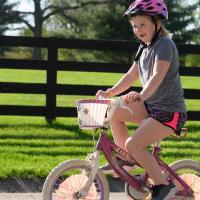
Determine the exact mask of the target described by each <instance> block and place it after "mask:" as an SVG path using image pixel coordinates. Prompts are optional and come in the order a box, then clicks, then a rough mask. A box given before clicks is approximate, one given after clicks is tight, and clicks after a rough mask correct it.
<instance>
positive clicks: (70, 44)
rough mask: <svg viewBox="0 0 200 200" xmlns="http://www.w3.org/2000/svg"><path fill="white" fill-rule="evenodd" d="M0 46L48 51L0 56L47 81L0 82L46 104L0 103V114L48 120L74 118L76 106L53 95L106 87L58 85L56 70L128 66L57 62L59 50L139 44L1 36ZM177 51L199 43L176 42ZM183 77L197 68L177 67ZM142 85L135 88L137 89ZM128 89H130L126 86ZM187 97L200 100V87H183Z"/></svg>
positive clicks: (192, 116)
mask: <svg viewBox="0 0 200 200" xmlns="http://www.w3.org/2000/svg"><path fill="white" fill-rule="evenodd" d="M0 46H11V47H13V46H14V47H19V46H20V47H22V46H24V47H39V48H46V49H47V51H48V57H47V60H27V59H23V60H22V59H6V58H1V59H0V68H1V69H3V68H7V69H30V70H45V71H46V74H47V77H46V80H47V81H46V83H13V82H0V93H22V94H45V95H46V104H45V106H17V105H0V115H22V116H23V115H24V116H45V117H46V119H47V121H49V122H51V121H52V120H54V119H55V118H56V117H74V116H76V108H74V107H67V108H64V107H56V95H60V94H62V95H94V94H95V92H96V91H97V90H98V89H106V88H108V87H109V86H106V85H102V86H93V85H70V84H57V71H85V72H113V73H124V72H125V71H126V70H128V68H129V67H130V65H129V64H127V63H126V64H124V63H102V62H80V61H58V49H60V48H65V49H87V50H111V51H119V50H120V51H129V52H130V51H131V52H135V51H136V50H137V47H138V44H136V43H133V42H130V41H107V40H80V39H57V38H30V37H13V36H0ZM177 47H178V49H179V53H180V54H200V45H186V44H178V45H177ZM180 74H181V75H182V76H194V77H199V76H200V68H199V67H184V66H181V67H180ZM140 89H141V88H139V87H134V90H137V91H139V90H140ZM129 90H131V88H130V89H129ZM184 95H185V98H186V99H200V89H192V88H191V89H184ZM188 118H189V120H200V111H192V110H189V111H188Z"/></svg>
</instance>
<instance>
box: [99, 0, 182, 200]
mask: <svg viewBox="0 0 200 200" xmlns="http://www.w3.org/2000/svg"><path fill="white" fill-rule="evenodd" d="M124 15H125V16H127V17H128V19H129V22H130V24H131V26H132V28H133V33H134V35H135V37H136V38H137V39H139V41H140V42H141V45H140V47H139V50H138V53H137V54H136V57H135V59H134V63H133V65H132V66H131V68H130V69H129V71H128V72H127V73H126V74H125V75H124V76H123V77H122V78H121V79H120V80H119V81H118V82H117V83H116V84H115V85H114V86H113V87H112V88H109V89H108V90H107V91H102V90H99V91H98V92H97V94H96V97H97V98H99V97H100V96H102V97H104V98H110V97H112V96H115V95H118V94H120V93H122V92H124V91H125V90H127V89H128V88H129V87H131V86H132V84H134V82H135V81H136V80H137V79H138V78H140V81H141V84H142V91H141V92H139V93H138V92H135V91H131V92H129V93H128V94H126V95H124V97H123V98H124V101H125V103H126V104H127V106H128V107H130V108H131V109H132V110H133V112H134V113H135V114H136V115H131V114H130V113H129V112H128V111H127V110H125V109H122V108H118V109H117V110H116V112H115V114H114V116H113V118H112V119H111V121H110V126H111V129H112V133H113V138H114V141H115V143H116V144H117V145H119V146H120V147H121V148H123V149H124V150H126V151H128V152H129V153H130V154H131V155H132V156H133V157H134V158H135V159H136V160H137V161H138V162H139V163H140V164H141V165H142V166H143V167H144V169H145V170H146V171H147V172H148V174H149V175H150V176H151V178H152V179H153V181H154V187H153V192H152V199H153V200H164V199H169V198H170V197H172V196H173V195H174V194H175V193H176V191H177V188H176V186H175V185H174V183H172V182H171V181H168V180H166V179H165V178H164V175H163V174H162V170H161V169H160V167H159V165H158V164H157V162H156V160H155V159H154V158H153V156H152V155H151V153H150V152H148V151H147V150H146V148H147V147H148V146H149V145H151V144H154V143H156V142H158V141H160V140H162V139H164V138H165V137H166V136H169V135H170V134H173V133H175V134H177V135H180V133H181V128H182V127H183V125H184V124H185V121H186V108H185V102H184V98H183V89H182V86H181V82H180V77H179V57H178V51H177V48H176V46H175V44H174V42H173V41H172V39H170V37H169V33H168V32H167V31H166V29H165V27H164V25H163V22H164V21H165V20H167V19H168V11H167V7H166V5H165V3H164V2H163V0H136V1H134V2H133V3H132V4H131V5H130V7H129V9H128V10H127V11H126V13H125V14H124ZM126 122H134V123H137V124H138V125H139V126H138V128H137V129H136V130H135V133H134V134H133V135H132V136H130V137H129V136H128V130H127V127H126V124H125V123H126Z"/></svg>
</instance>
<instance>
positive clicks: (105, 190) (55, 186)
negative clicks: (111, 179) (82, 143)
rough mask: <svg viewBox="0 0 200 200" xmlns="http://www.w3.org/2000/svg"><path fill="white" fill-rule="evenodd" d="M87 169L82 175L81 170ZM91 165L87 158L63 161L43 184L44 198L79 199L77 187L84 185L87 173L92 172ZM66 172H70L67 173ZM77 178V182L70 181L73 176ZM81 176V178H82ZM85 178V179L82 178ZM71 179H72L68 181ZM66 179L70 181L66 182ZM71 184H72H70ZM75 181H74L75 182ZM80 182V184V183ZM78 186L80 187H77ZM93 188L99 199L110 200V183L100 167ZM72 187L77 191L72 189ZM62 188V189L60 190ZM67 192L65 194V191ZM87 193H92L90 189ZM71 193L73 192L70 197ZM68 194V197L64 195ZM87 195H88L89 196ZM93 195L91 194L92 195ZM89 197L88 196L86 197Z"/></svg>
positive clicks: (57, 199) (49, 199)
mask: <svg viewBox="0 0 200 200" xmlns="http://www.w3.org/2000/svg"><path fill="white" fill-rule="evenodd" d="M83 169H84V171H86V174H84V177H82V176H83V175H80V173H81V171H83ZM90 170H91V167H90V164H89V162H88V161H85V160H69V161H65V162H63V163H61V164H60V165H58V166H57V167H55V168H54V169H53V170H52V171H51V172H50V173H49V175H48V176H47V178H46V180H45V182H44V186H43V190H42V192H43V200H54V199H55V200H63V199H77V198H76V197H74V196H73V195H74V194H76V192H77V191H76V189H80V188H82V187H83V186H84V181H85V178H86V177H87V174H89V173H90ZM66 173H70V174H69V175H67V174H66ZM76 176H77V177H78V179H77V178H76V181H75V182H76V184H72V183H71V182H70V181H71V180H70V178H71V177H73V180H75V179H74V177H76ZM80 177H81V180H80ZM82 178H84V179H82ZM68 180H70V181H68ZM66 181H67V182H68V183H67V184H66ZM69 183H70V184H71V186H70V185H69ZM73 183H74V182H73ZM61 184H62V185H61ZM78 184H79V185H78ZM75 187H78V188H75ZM91 188H92V189H91V190H92V192H93V193H94V192H95V198H94V199H99V200H109V194H110V189H109V184H108V181H107V179H106V177H105V175H104V174H103V173H102V171H101V170H100V169H98V171H97V174H96V176H95V179H94V181H93V184H92V186H91ZM71 189H73V190H75V191H73V192H72V191H71ZM59 190H61V191H59ZM63 191H64V192H65V194H64V193H63ZM59 193H61V195H62V197H61V196H59ZM88 193H90V194H87V195H91V191H89V192H88ZM69 194H70V195H71V194H73V195H72V196H70V198H69ZM63 195H67V197H65V196H63ZM87 195H86V196H87ZM93 195H94V194H93ZM90 197H91V196H90ZM84 199H87V198H84Z"/></svg>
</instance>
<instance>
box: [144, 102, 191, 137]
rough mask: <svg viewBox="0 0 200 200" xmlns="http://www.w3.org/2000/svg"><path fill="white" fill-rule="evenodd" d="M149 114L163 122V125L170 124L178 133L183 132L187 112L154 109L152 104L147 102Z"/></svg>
mask: <svg viewBox="0 0 200 200" xmlns="http://www.w3.org/2000/svg"><path fill="white" fill-rule="evenodd" d="M145 106H146V109H147V112H148V116H149V117H152V118H154V119H156V120H157V121H159V122H161V123H162V124H163V125H165V126H168V127H170V128H172V129H173V130H174V132H175V133H176V134H177V135H180V134H181V129H182V128H183V126H184V124H185V122H186V120H187V114H186V113H179V112H174V113H173V112H165V111H162V110H157V109H153V108H152V107H151V106H150V105H148V104H147V103H145Z"/></svg>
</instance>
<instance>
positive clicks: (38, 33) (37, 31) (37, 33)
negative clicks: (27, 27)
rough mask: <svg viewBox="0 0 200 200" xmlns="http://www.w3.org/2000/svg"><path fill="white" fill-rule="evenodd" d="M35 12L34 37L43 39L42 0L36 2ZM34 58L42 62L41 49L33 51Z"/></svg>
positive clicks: (35, 0)
mask: <svg viewBox="0 0 200 200" xmlns="http://www.w3.org/2000/svg"><path fill="white" fill-rule="evenodd" d="M34 5H35V11H34V21H35V27H34V31H33V35H34V37H42V26H43V16H42V9H41V0H34ZM33 58H34V59H35V60H41V58H42V55H41V48H34V49H33Z"/></svg>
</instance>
